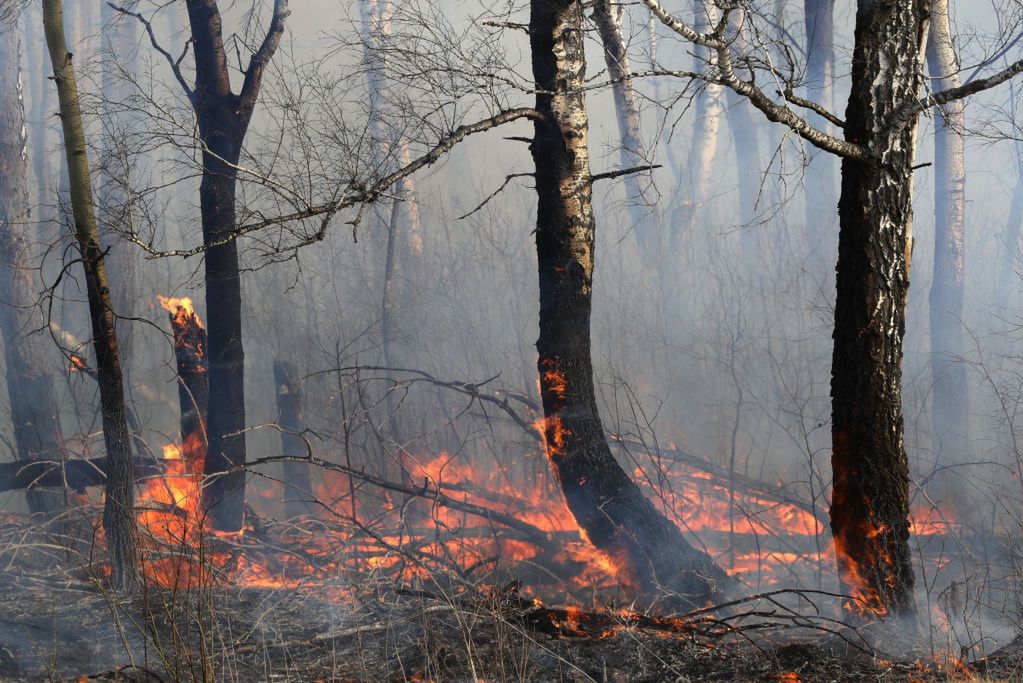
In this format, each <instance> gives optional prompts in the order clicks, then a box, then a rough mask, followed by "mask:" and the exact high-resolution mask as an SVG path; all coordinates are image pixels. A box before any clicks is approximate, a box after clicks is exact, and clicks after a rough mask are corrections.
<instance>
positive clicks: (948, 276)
mask: <svg viewBox="0 0 1023 683" xmlns="http://www.w3.org/2000/svg"><path fill="white" fill-rule="evenodd" d="M927 61H928V66H929V67H930V71H931V77H932V78H933V79H935V80H934V83H933V85H932V88H933V89H934V90H947V89H948V88H957V87H959V85H960V84H961V83H960V79H959V64H958V60H957V59H956V54H955V48H954V46H953V44H952V27H951V25H950V22H949V3H948V0H933V2H932V6H931V35H930V40H929V41H928V44H927ZM965 110H966V104H965V102H963V101H962V100H956V101H954V102H950V103H948V104H946V105H943V106H941V107H937V111H936V112H935V119H934V129H935V130H934V277H933V280H932V282H931V293H930V302H929V303H930V326H931V330H930V331H931V376H932V381H933V382H934V389H933V394H932V399H931V400H932V412H931V415H932V417H931V429H932V431H933V433H934V440H935V443H934V452H935V456H936V458H937V462H939V463H943V464H949V463H962V462H965V461H966V457H965V456H966V448H967V445H968V444H969V436H968V434H967V431H968V427H969V412H970V409H969V405H970V403H969V386H968V384H967V381H966V366H965V364H964V363H963V362H962V361H961V359H962V357H963V331H962V315H963V280H964V274H965V255H964V249H963V233H964V228H965V224H966V168H965V163H966V162H965V159H966V145H965V143H964V141H963V131H964V129H965V125H966V120H965Z"/></svg>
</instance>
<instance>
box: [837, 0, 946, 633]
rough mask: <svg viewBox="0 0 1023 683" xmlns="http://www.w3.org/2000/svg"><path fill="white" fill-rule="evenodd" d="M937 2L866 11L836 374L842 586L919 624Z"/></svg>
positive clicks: (844, 223) (848, 168) (851, 117)
mask: <svg viewBox="0 0 1023 683" xmlns="http://www.w3.org/2000/svg"><path fill="white" fill-rule="evenodd" d="M928 4H929V3H928V2H927V0H912V1H909V2H899V3H882V2H873V1H871V0H860V2H859V9H858V12H857V14H856V33H855V49H854V53H853V63H852V84H851V91H850V95H849V104H848V107H847V109H846V127H845V137H846V139H847V140H850V141H857V142H858V143H859V144H861V145H863V146H864V147H865V148H866V149H867V150H868V151H869V153H870V159H869V160H866V161H854V160H852V159H850V158H845V159H843V161H842V192H841V199H840V201H839V222H840V230H839V245H838V267H837V273H836V278H837V298H836V302H835V331H834V340H835V346H834V357H833V362H832V370H831V372H832V380H831V397H832V442H833V443H832V446H833V452H832V469H833V477H834V478H833V490H832V501H831V529H832V533H833V536H834V541H835V550H836V555H837V558H838V569H839V577H840V579H841V581H842V583H843V585H844V587H845V588H846V590H847V591H849V592H851V593H852V594H853V595H854V596H856V597H858V598H859V599H860V600H861V602H858V603H852V604H850V605H849V607H850V608H852V609H856V610H857V611H862V610H864V609H867V610H870V611H872V612H875V613H889V612H890V613H894V614H899V615H908V614H911V613H913V612H914V609H915V606H914V604H913V569H912V566H911V558H910V550H909V468H908V464H907V461H906V449H905V444H904V443H903V416H902V339H903V335H904V333H905V327H906V298H907V295H908V292H909V267H910V254H911V248H912V225H913V207H912V187H913V182H912V179H913V170H912V166H913V152H914V147H915V137H916V120H917V119H916V117H914V118H913V123H912V125H906V126H900V127H897V128H896V129H895V131H894V132H892V131H890V129H889V125H890V122H891V119H892V117H893V115H894V112H895V111H896V110H897V109H898V108H899V107H900V106H902V105H904V104H905V103H906V102H907V101H908V100H910V99H914V98H916V97H917V95H918V83H919V82H920V77H921V74H922V71H923V69H922V64H921V61H922V57H923V55H922V49H923V44H922V43H923V42H924V40H925V39H926V17H927V6H928Z"/></svg>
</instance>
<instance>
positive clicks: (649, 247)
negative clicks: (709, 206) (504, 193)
mask: <svg viewBox="0 0 1023 683" xmlns="http://www.w3.org/2000/svg"><path fill="white" fill-rule="evenodd" d="M622 13H623V8H622V7H621V6H620V5H618V4H616V3H613V2H612V0H598V1H597V2H596V3H595V4H594V6H593V21H594V23H596V25H597V31H598V32H599V33H600V40H601V44H602V45H603V47H604V64H605V65H606V66H607V75H608V77H609V78H610V79H611V93H612V95H613V96H614V103H615V114H616V115H617V119H618V134H619V135H620V136H621V148H620V157H621V164H622V168H634V167H636V166H641V165H643V164H645V163H647V150H646V147H645V146H644V144H643V138H642V135H641V133H640V124H641V118H640V111H639V106H638V105H637V103H636V93H635V90H634V89H633V84H632V69H631V68H630V67H629V55H628V53H627V51H626V45H625V39H624V38H623V36H622ZM650 177H651V176H650V172H647V173H642V174H640V173H632V174H629V175H627V176H625V177H624V178H623V182H624V184H625V201H626V207H627V209H628V216H629V222H630V223H631V228H632V231H633V233H634V234H635V236H636V244H637V246H638V247H639V250H640V253H641V254H643V256H644V259H645V260H646V261H647V262H652V261H654V260H656V259H657V257H658V255H659V251H660V249H659V245H658V242H659V235H658V234H657V232H658V229H657V228H658V226H657V225H656V221H655V220H653V219H654V217H655V216H656V214H657V208H656V199H655V198H654V192H652V191H651V190H650V188H649V184H650ZM648 218H649V220H648Z"/></svg>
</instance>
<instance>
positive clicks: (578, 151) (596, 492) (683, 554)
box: [529, 0, 729, 606]
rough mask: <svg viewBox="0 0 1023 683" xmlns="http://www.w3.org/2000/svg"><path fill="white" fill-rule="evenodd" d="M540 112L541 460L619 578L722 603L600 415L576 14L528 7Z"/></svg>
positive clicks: (717, 582) (647, 589) (554, 3)
mask: <svg viewBox="0 0 1023 683" xmlns="http://www.w3.org/2000/svg"><path fill="white" fill-rule="evenodd" d="M529 35H530V46H531V51H532V63H533V76H534V82H535V84H536V88H537V91H538V94H537V96H536V108H537V110H539V112H540V113H541V114H542V115H543V117H542V119H540V120H537V121H535V122H534V126H535V135H534V138H533V144H532V147H531V149H532V155H533V160H534V164H535V168H536V192H537V226H536V251H537V262H538V272H539V282H540V336H539V339H538V340H537V343H536V347H537V351H538V352H539V358H538V361H537V367H538V370H539V374H540V393H541V398H542V401H543V410H544V416H545V421H544V436H545V441H546V445H547V453H548V456H549V458H550V460H551V463H552V465H553V467H554V469H555V472H556V474H557V476H558V480H559V482H560V484H561V488H562V491H563V492H564V494H565V499H566V501H567V503H568V507H569V509H570V510H571V511H572V514H573V515H574V517H575V519H576V522H577V523H578V524H579V526H580V528H581V529H582V530H583V532H584V533H585V534H586V536H587V537H588V538H589V540H590V542H592V543H593V545H594V546H595V547H596V548H597V549H599V550H601V551H603V552H604V553H605V554H606V555H608V556H609V557H610V558H611V560H612V561H613V562H614V563H615V565H616V566H617V567H618V570H619V574H618V576H619V579H620V580H621V581H622V582H623V583H625V584H626V585H631V587H632V588H633V589H634V590H637V591H638V592H640V593H642V594H643V595H644V597H645V598H650V597H652V596H654V595H655V594H656V593H657V591H658V589H662V590H664V591H665V592H667V593H668V594H669V595H671V596H672V597H673V599H674V602H675V604H677V605H679V606H693V605H700V604H703V603H704V602H705V601H707V600H708V599H714V598H716V597H718V596H720V595H721V593H722V591H723V589H724V588H725V587H726V586H727V585H728V583H729V579H728V577H727V575H725V573H724V572H723V571H722V570H721V569H720V568H718V567H717V566H716V565H715V564H714V563H713V561H712V560H711V559H710V557H708V556H707V555H706V554H704V553H701V552H699V551H697V550H695V549H694V548H692V547H691V546H690V545H689V544H688V543H687V542H686V541H685V539H684V538H683V536H682V534H681V532H680V531H679V529H678V527H676V526H675V525H674V524H672V523H671V522H670V521H668V519H666V518H665V517H664V516H663V515H661V514H660V513H659V512H658V511H657V510H656V509H655V508H654V506H653V504H652V503H651V502H650V501H649V500H648V499H647V498H646V497H645V496H644V495H643V493H642V491H640V489H639V487H638V486H637V485H636V484H635V483H634V482H633V481H632V480H631V479H630V478H629V476H628V475H627V474H626V473H625V472H624V471H623V470H622V468H621V467H620V466H619V465H618V463H617V462H616V461H615V459H614V457H613V456H612V454H611V451H610V449H609V448H608V445H607V441H606V439H605V435H604V429H603V425H602V424H601V421H600V416H599V414H598V412H597V405H596V397H595V393H594V386H593V367H592V364H591V359H590V310H591V297H592V284H593V283H592V277H593V250H594V218H593V211H592V207H591V187H590V185H591V180H590V169H589V154H588V150H587V144H588V125H589V124H588V120H587V114H586V105H585V96H584V88H583V85H584V82H585V80H584V79H585V68H586V63H585V56H584V40H583V36H584V33H583V9H582V3H581V2H578V1H577V0H533V1H532V3H531V5H530V24H529Z"/></svg>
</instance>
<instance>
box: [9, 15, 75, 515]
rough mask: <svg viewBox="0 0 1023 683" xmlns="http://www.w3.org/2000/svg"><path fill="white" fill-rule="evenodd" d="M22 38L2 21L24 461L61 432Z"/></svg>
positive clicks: (12, 367)
mask: <svg viewBox="0 0 1023 683" xmlns="http://www.w3.org/2000/svg"><path fill="white" fill-rule="evenodd" d="M20 47H21V41H20V40H19V39H18V34H17V30H16V29H14V28H6V29H5V28H4V26H3V24H2V23H0V333H2V334H3V343H4V362H5V364H6V366H7V374H6V378H7V396H8V400H9V402H10V406H11V422H12V423H13V427H14V443H15V447H16V448H17V453H16V455H17V459H18V460H19V461H21V462H25V461H31V460H39V459H47V458H48V459H60V457H61V455H62V447H61V444H62V441H63V440H62V438H61V433H60V420H59V417H58V413H57V401H56V399H55V398H54V393H53V378H52V377H51V375H50V372H49V368H48V367H47V362H46V347H45V346H44V344H45V337H44V336H43V335H40V334H36V333H34V332H35V330H37V329H39V328H40V327H42V325H43V320H42V318H41V316H39V315H37V311H38V308H37V307H36V291H35V286H34V284H33V277H32V273H33V271H32V267H31V264H30V263H29V254H28V250H29V244H30V243H31V241H32V240H31V239H30V237H29V235H28V230H29V226H31V225H32V216H31V215H30V212H29V199H28V159H27V158H26V147H25V145H26V139H25V102H24V98H23V95H22V89H21V52H20ZM27 499H28V506H29V510H30V511H32V512H54V511H56V510H58V509H60V507H61V498H60V496H59V495H57V494H56V493H54V492H42V491H29V492H28V493H27Z"/></svg>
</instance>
